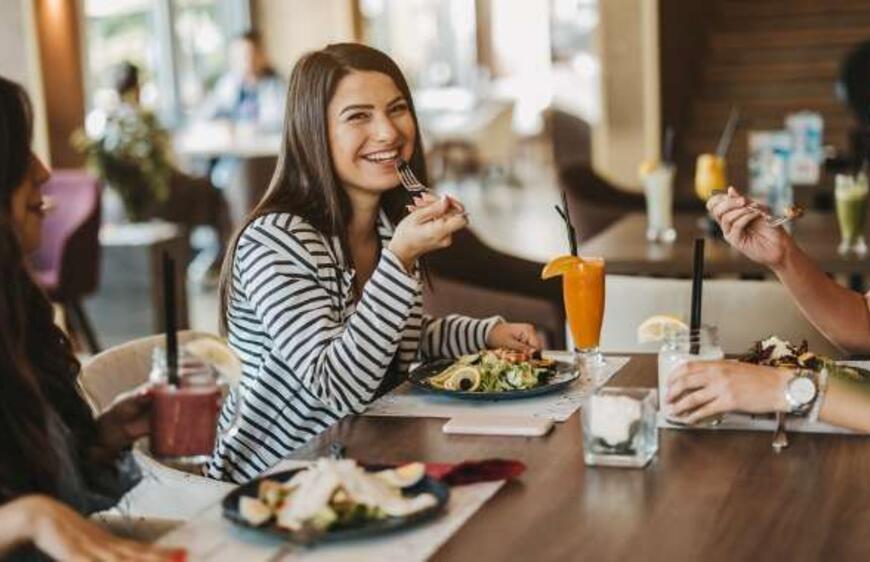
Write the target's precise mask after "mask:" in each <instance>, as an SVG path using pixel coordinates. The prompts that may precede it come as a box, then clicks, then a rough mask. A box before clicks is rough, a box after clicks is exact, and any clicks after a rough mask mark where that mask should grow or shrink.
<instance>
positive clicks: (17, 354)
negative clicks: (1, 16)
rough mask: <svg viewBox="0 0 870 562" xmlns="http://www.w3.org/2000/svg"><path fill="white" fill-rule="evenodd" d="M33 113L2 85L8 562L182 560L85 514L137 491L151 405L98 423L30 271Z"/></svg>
mask: <svg viewBox="0 0 870 562" xmlns="http://www.w3.org/2000/svg"><path fill="white" fill-rule="evenodd" d="M31 115H32V113H31V110H30V104H29V102H28V99H27V96H26V94H25V93H24V90H22V89H21V87H20V86H18V85H17V84H14V83H12V82H10V81H8V80H5V79H3V78H0V557H3V558H4V559H10V560H38V559H42V558H43V555H42V554H40V553H39V552H37V550H39V551H41V552H42V553H44V554H45V555H47V556H50V557H51V558H55V559H60V560H100V561H110V560H155V561H156V560H172V559H178V554H177V553H171V552H168V551H166V550H163V549H158V548H154V547H150V546H148V545H143V544H138V543H134V542H131V541H126V540H122V539H117V538H115V537H113V536H112V535H110V534H109V533H107V532H106V531H104V530H102V529H101V528H99V527H97V526H96V525H94V524H93V523H91V522H89V521H87V520H86V519H84V518H83V517H81V515H79V513H91V512H94V511H99V510H103V509H107V508H109V507H111V506H113V505H114V504H115V503H116V502H117V501H118V499H119V498H120V497H121V495H123V494H124V492H126V491H127V490H128V489H130V488H131V487H132V486H133V485H134V484H136V482H137V481H138V479H139V472H138V470H137V468H136V466H135V464H134V462H133V459H132V456H131V455H130V454H129V452H126V448H127V447H128V446H129V445H130V444H132V442H133V440H134V439H136V438H137V437H140V436H142V435H144V434H145V433H146V432H147V428H148V418H147V412H148V408H149V405H150V404H149V398H148V396H146V395H137V396H133V397H130V398H128V399H125V400H121V401H119V402H118V403H116V404H115V406H114V407H113V408H111V409H109V410H108V411H107V412H105V413H104V414H103V415H101V416H100V417H99V418H97V419H96V420H95V419H94V418H93V417H92V415H91V411H90V409H89V408H88V405H87V404H86V403H85V401H84V400H83V399H82V397H81V395H80V394H79V392H78V388H77V383H76V378H77V376H78V373H79V364H78V362H77V361H76V359H75V357H74V356H73V354H72V351H71V350H70V345H69V340H68V339H67V338H66V336H65V335H64V334H63V332H61V331H60V329H58V328H57V327H56V326H55V324H54V323H53V314H52V307H51V304H50V303H49V302H48V300H46V298H45V296H44V295H43V293H42V291H41V290H40V289H39V287H37V285H36V284H35V283H34V281H33V279H32V278H31V277H30V275H29V273H28V271H27V269H26V266H25V261H24V256H25V254H26V253H27V252H30V251H33V250H34V249H35V248H36V247H37V246H38V245H39V239H40V231H41V224H42V213H43V202H42V196H41V194H40V191H39V187H40V185H41V184H42V183H44V182H45V181H46V180H47V179H48V170H46V168H45V166H44V165H43V164H42V162H40V160H39V159H38V158H37V157H36V156H35V155H33V153H32V152H31V150H30V141H31V136H32V124H31ZM173 554H175V556H174V557H173ZM6 557H8V558H6ZM182 557H183V554H182Z"/></svg>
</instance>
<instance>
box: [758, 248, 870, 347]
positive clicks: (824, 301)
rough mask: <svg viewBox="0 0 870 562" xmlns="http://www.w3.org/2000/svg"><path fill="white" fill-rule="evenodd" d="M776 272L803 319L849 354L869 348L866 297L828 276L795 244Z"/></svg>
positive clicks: (869, 312) (774, 269) (869, 330)
mask: <svg viewBox="0 0 870 562" xmlns="http://www.w3.org/2000/svg"><path fill="white" fill-rule="evenodd" d="M773 271H774V273H776V276H777V277H778V278H779V279H780V281H781V282H782V284H783V285H785V286H786V288H787V289H788V290H789V292H791V294H792V296H793V297H794V300H795V302H796V303H797V304H798V306H799V307H800V309H801V311H802V312H803V313H804V316H806V317H807V319H809V321H810V322H812V323H813V325H814V326H815V327H816V328H817V329H818V330H819V331H820V332H821V333H822V334H824V335H825V337H827V338H828V339H829V340H831V342H833V343H834V344H835V345H837V346H838V347H840V348H841V349H843V350H846V351H850V352H860V351H866V350H868V349H870V311H868V303H867V300H866V299H865V297H864V296H863V295H861V294H859V293H856V292H855V291H851V290H849V289H847V288H845V287H843V286H842V285H840V284H838V283H837V282H836V281H834V280H832V279H831V278H830V277H828V276H827V275H826V274H825V273H824V272H823V271H822V270H821V269H819V267H818V266H817V265H816V264H815V263H814V262H813V261H812V260H811V259H810V258H809V257H808V256H807V255H806V254H804V253H803V251H801V249H800V248H799V247H798V246H797V245H796V244H794V242H790V243H789V244H788V247H787V250H786V252H785V257H784V258H783V260H782V263H781V264H780V265H778V266H776V267H773Z"/></svg>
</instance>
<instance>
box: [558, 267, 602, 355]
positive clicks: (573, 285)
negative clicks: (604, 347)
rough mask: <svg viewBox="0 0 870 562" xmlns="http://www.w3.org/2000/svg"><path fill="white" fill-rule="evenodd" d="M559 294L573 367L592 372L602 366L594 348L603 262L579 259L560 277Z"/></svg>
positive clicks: (597, 338) (599, 320) (597, 337)
mask: <svg viewBox="0 0 870 562" xmlns="http://www.w3.org/2000/svg"><path fill="white" fill-rule="evenodd" d="M562 292H563V296H564V299H565V315H566V316H567V319H568V326H569V328H570V329H571V338H572V339H573V340H574V360H575V363H576V364H577V366H578V367H580V369H586V370H589V369H594V368H595V367H597V366H599V365H602V364H603V363H604V358H603V356H602V355H601V351H600V350H599V348H598V346H599V342H600V339H601V324H602V322H603V320H604V259H603V258H582V261H579V262H578V263H577V264H576V265H575V266H574V267H573V268H571V269H570V270H568V271H567V272H566V273H565V274H564V276H563V278H562Z"/></svg>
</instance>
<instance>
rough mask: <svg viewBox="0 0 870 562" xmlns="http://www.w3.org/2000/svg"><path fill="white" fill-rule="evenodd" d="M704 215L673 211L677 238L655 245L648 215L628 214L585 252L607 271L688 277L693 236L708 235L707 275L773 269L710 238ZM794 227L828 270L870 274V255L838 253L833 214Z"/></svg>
mask: <svg viewBox="0 0 870 562" xmlns="http://www.w3.org/2000/svg"><path fill="white" fill-rule="evenodd" d="M702 218H703V217H702V215H700V214H689V213H677V214H675V215H674V228H675V229H676V231H677V240H676V242H674V243H672V244H666V243H650V242H647V240H646V236H645V233H646V215H645V214H644V213H629V214H627V215H625V216H624V217H623V218H621V219H620V220H619V221H617V222H615V223H614V224H612V225H611V226H609V227H608V228H607V229H605V230H604V231H603V232H601V233H599V234H598V235H596V236H594V237H593V238H591V239H590V240H588V241H587V242H585V243H583V244H582V245H581V247H580V252H581V254H582V255H587V256H602V257H604V258H605V259H606V260H607V272H608V273H615V274H620V275H659V276H668V277H688V276H691V274H692V245H693V240H694V239H695V238H696V237H705V238H707V240H708V242H707V245H706V262H705V271H706V273H707V274H709V275H728V274H735V275H749V276H759V275H765V274H769V273H770V271H769V270H768V269H767V268H766V267H764V266H762V265H759V264H757V263H755V262H753V261H751V260H749V259H747V258H746V257H745V256H743V254H741V253H740V252H738V251H737V250H735V249H734V248H732V247H731V246H730V245H729V244H728V243H727V242H725V241H724V240H721V239H713V238H711V237H710V235H709V234H707V233H706V232H705V231H704V228H703V223H702ZM792 228H793V235H794V238H795V240H796V241H797V243H798V245H800V247H801V248H803V250H804V251H805V252H806V253H807V254H808V255H809V256H810V257H811V258H812V259H813V260H814V261H815V262H816V263H817V264H819V266H820V267H821V268H822V269H823V270H824V271H826V272H827V273H830V274H846V275H857V276H864V275H866V274H867V273H870V256H868V257H865V258H861V257H857V256H846V257H844V256H841V255H840V254H838V253H837V246H838V244H839V242H840V232H839V228H838V226H837V219H836V217H835V216H834V214H832V213H818V212H810V213H807V214H806V215H805V216H803V217H801V218H800V219H799V220H798V221H796V222H795V223H793V226H792ZM868 228H870V225H868ZM868 234H870V233H868Z"/></svg>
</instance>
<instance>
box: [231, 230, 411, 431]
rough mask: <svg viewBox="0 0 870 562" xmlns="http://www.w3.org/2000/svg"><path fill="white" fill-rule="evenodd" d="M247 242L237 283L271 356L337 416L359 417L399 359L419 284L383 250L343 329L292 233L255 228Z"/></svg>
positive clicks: (311, 262) (330, 295) (309, 258)
mask: <svg viewBox="0 0 870 562" xmlns="http://www.w3.org/2000/svg"><path fill="white" fill-rule="evenodd" d="M244 241H245V242H247V244H250V245H251V248H250V249H247V248H246V249H244V250H242V248H241V245H240V251H239V252H238V253H237V256H243V257H242V258H240V259H242V260H244V261H242V262H240V263H239V264H238V265H239V266H240V267H239V271H240V281H241V284H242V288H243V290H244V291H245V293H246V295H247V297H248V300H249V302H250V304H251V305H252V306H253V309H254V311H255V312H256V315H257V316H258V317H259V320H260V321H261V322H262V325H263V328H264V329H265V330H266V332H267V334H268V335H269V337H270V338H271V340H272V341H273V342H274V346H275V348H274V351H275V352H276V353H277V354H278V355H279V356H280V357H281V358H282V360H283V361H284V362H286V364H287V367H289V369H290V370H292V371H293V372H294V373H296V374H297V376H299V377H300V379H301V381H302V383H303V384H304V385H305V386H306V388H308V389H309V390H310V391H311V392H312V393H313V394H314V395H315V396H316V397H317V398H318V399H319V400H321V401H322V402H323V403H324V404H326V405H327V406H328V407H329V408H330V409H332V410H333V411H334V412H335V413H336V414H338V415H346V414H349V413H352V412H356V413H359V412H362V411H363V410H364V409H365V407H366V405H367V404H368V403H369V402H370V401H371V399H372V398H373V396H374V394H375V392H376V390H377V388H378V386H379V384H380V382H381V380H382V379H383V377H384V375H385V374H386V372H387V368H388V366H389V364H390V362H391V361H392V358H393V356H394V355H395V353H396V349H397V348H398V345H399V341H400V339H401V334H402V331H403V330H404V327H405V324H406V323H407V321H408V317H409V315H410V313H411V309H412V307H413V303H414V300H415V297H416V295H417V293H419V291H420V284H419V281H418V279H417V278H416V277H413V276H410V275H408V274H407V273H406V272H405V270H404V268H403V267H402V265H401V263H400V262H399V260H398V258H396V257H395V256H394V255H393V254H392V253H391V252H389V251H388V250H384V251H383V252H382V253H381V258H380V261H379V262H378V264H377V266H376V268H375V271H374V273H373V274H372V276H371V278H370V279H369V281H368V282H367V283H366V286H365V289H364V291H363V295H362V297H361V298H360V301H359V302H358V303H357V307H356V313H355V314H352V315H351V316H350V317H349V318H348V319H346V320H345V322H344V323H342V318H341V311H340V309H339V308H338V306H339V303H337V302H336V300H335V299H334V294H335V293H334V291H333V292H330V291H329V290H328V289H327V287H326V286H325V285H324V284H323V283H322V282H321V280H320V279H319V278H318V277H317V275H316V273H317V269H316V265H315V261H314V258H313V256H311V255H310V254H309V251H308V250H307V248H306V247H305V245H304V244H303V243H302V242H301V241H300V240H298V239H297V238H296V237H295V236H293V234H292V233H291V232H287V231H286V230H283V229H279V228H271V227H270V225H263V224H260V225H256V224H254V225H251V226H250V227H249V228H248V232H247V233H246V236H245V239H244ZM336 273H338V272H336Z"/></svg>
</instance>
